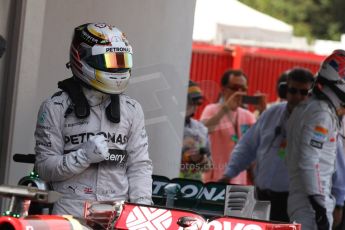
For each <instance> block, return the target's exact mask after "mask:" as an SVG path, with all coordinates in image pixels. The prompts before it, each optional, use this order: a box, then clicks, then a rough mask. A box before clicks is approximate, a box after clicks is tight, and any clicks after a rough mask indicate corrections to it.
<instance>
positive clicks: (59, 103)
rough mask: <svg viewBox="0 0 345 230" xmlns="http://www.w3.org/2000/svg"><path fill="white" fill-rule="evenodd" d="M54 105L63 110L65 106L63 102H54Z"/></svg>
mask: <svg viewBox="0 0 345 230" xmlns="http://www.w3.org/2000/svg"><path fill="white" fill-rule="evenodd" d="M54 105H59V106H61V107H62V108H63V104H62V103H61V102H54Z"/></svg>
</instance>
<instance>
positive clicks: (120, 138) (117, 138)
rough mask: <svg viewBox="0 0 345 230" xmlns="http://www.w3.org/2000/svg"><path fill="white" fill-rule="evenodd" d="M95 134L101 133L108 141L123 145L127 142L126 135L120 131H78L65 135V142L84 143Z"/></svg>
mask: <svg viewBox="0 0 345 230" xmlns="http://www.w3.org/2000/svg"><path fill="white" fill-rule="evenodd" d="M95 135H103V136H104V137H105V138H106V139H107V140H108V141H109V142H112V143H116V144H120V145H124V144H127V142H128V137H127V135H124V134H121V133H105V132H99V133H96V134H95V133H91V132H90V133H79V134H74V135H70V136H65V138H64V139H65V144H69V143H71V144H73V145H79V144H82V143H85V142H87V141H88V140H89V138H90V137H92V136H95Z"/></svg>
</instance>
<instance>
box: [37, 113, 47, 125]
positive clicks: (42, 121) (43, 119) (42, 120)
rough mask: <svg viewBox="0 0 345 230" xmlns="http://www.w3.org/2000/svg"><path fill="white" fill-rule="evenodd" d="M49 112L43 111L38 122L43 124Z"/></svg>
mask: <svg viewBox="0 0 345 230" xmlns="http://www.w3.org/2000/svg"><path fill="white" fill-rule="evenodd" d="M46 117H47V112H45V111H44V112H42V113H41V114H40V116H39V117H38V123H40V124H43V123H44V122H45V120H46Z"/></svg>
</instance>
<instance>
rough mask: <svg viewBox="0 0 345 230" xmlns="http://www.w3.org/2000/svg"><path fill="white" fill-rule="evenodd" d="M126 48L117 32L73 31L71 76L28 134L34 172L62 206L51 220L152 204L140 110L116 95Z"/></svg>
mask: <svg viewBox="0 0 345 230" xmlns="http://www.w3.org/2000/svg"><path fill="white" fill-rule="evenodd" d="M132 54H133V52H132V47H131V46H130V45H129V43H128V41H127V39H126V37H125V35H124V34H123V33H122V32H121V31H120V30H119V29H117V28H116V27H114V26H112V25H108V24H105V23H87V24H83V25H81V26H78V27H76V28H75V30H74V36H73V39H72V44H71V47H70V62H69V63H68V64H67V66H68V67H71V70H72V73H73V76H72V77H71V78H68V79H65V80H63V81H60V82H59V83H58V87H59V88H60V89H61V91H59V92H57V93H55V94H54V95H53V96H52V97H51V98H49V99H47V100H45V101H44V102H43V103H42V105H41V107H40V110H39V113H38V118H37V125H36V130H35V140H36V146H35V152H36V163H35V168H36V170H37V172H38V174H39V176H40V177H41V178H42V179H43V180H45V181H47V182H51V184H52V187H53V189H54V190H55V191H58V192H60V193H62V195H63V196H62V198H61V199H60V200H58V202H56V203H55V204H54V208H53V213H54V214H70V215H73V216H76V217H82V216H83V205H84V202H85V201H86V200H96V201H105V200H111V201H117V200H119V201H120V200H121V201H123V200H126V201H130V202H134V203H141V204H152V199H151V195H152V191H151V190H152V179H151V175H152V162H151V160H150V158H149V154H148V139H147V135H146V130H145V125H144V114H143V110H142V108H141V106H140V104H139V103H138V102H137V101H135V100H134V99H132V98H130V97H129V96H126V95H125V94H123V92H124V90H125V89H126V87H127V84H128V82H129V78H130V76H131V68H132Z"/></svg>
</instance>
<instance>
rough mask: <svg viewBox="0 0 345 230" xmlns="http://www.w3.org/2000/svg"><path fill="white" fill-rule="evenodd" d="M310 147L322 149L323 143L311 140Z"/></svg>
mask: <svg viewBox="0 0 345 230" xmlns="http://www.w3.org/2000/svg"><path fill="white" fill-rule="evenodd" d="M310 145H311V146H313V147H315V148H318V149H322V146H323V143H322V142H319V141H317V140H313V139H311V140H310Z"/></svg>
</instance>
